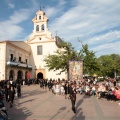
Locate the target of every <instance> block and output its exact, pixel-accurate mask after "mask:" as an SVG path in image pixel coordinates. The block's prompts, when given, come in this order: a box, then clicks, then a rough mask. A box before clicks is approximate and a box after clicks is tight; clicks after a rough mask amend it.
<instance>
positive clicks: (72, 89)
mask: <svg viewBox="0 0 120 120" xmlns="http://www.w3.org/2000/svg"><path fill="white" fill-rule="evenodd" d="M69 93H70V99H71V103H72V111H73V112H74V113H76V109H75V102H76V93H77V92H76V88H75V86H74V84H73V83H71V86H70V88H69Z"/></svg>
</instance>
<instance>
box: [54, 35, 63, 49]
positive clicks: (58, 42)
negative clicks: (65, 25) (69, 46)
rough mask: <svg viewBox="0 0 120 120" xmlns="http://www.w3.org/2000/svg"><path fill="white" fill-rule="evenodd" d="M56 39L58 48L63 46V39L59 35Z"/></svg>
mask: <svg viewBox="0 0 120 120" xmlns="http://www.w3.org/2000/svg"><path fill="white" fill-rule="evenodd" d="M55 40H56V42H55V43H56V45H57V47H58V48H61V43H62V42H63V40H62V39H61V38H60V37H59V36H55Z"/></svg>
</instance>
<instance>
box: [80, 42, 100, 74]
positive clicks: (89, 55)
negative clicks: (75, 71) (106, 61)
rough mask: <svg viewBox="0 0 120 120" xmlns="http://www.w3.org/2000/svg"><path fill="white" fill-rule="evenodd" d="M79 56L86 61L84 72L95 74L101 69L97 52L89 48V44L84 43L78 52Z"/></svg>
mask: <svg viewBox="0 0 120 120" xmlns="http://www.w3.org/2000/svg"><path fill="white" fill-rule="evenodd" d="M78 58H79V59H82V60H83V61H84V74H88V75H91V76H93V74H97V73H98V71H99V64H98V63H97V61H96V57H95V53H94V52H93V51H90V50H89V49H88V45H87V44H82V49H81V50H80V51H79V52H78Z"/></svg>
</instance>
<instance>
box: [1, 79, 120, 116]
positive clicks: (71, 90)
mask: <svg viewBox="0 0 120 120" xmlns="http://www.w3.org/2000/svg"><path fill="white" fill-rule="evenodd" d="M30 84H39V85H40V88H42V89H46V90H49V91H51V92H52V93H53V94H55V95H56V96H59V95H62V96H64V98H65V99H70V100H71V104H72V110H73V112H74V113H76V110H75V101H76V94H84V95H88V96H95V97H96V98H97V99H106V100H108V101H118V100H119V99H120V87H119V85H118V83H117V82H116V79H113V78H107V79H104V81H102V82H98V80H97V79H96V78H87V77H86V78H83V79H82V80H74V81H71V80H64V79H63V80H60V79H58V80H52V79H50V80H48V79H33V80H29V81H27V83H26V82H24V81H21V80H16V81H12V80H4V81H0V111H2V112H3V113H5V114H6V116H7V112H6V110H5V109H3V110H2V109H1V108H3V107H4V108H5V106H4V102H3V98H4V100H6V102H9V104H10V108H11V107H13V102H14V97H15V95H16V96H17V97H18V98H19V97H21V85H30ZM0 114H1V112H0Z"/></svg>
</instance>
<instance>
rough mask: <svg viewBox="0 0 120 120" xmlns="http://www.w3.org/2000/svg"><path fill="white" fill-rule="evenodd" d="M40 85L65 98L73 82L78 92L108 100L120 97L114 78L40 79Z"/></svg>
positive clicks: (67, 96)
mask: <svg viewBox="0 0 120 120" xmlns="http://www.w3.org/2000/svg"><path fill="white" fill-rule="evenodd" d="M39 83H40V87H41V88H44V89H47V87H48V89H49V91H50V90H51V91H52V92H53V93H54V94H56V95H64V96H65V99H69V98H70V97H69V94H70V92H69V89H70V86H71V83H72V84H74V87H75V89H76V93H77V94H85V95H89V96H95V97H96V98H98V99H103V98H104V99H106V100H108V101H118V100H119V99H120V87H119V85H118V84H117V82H116V79H114V78H106V79H104V81H102V82H98V80H97V79H96V78H84V79H82V80H76V81H69V80H68V81H65V80H46V79H41V80H40V82H39Z"/></svg>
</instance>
